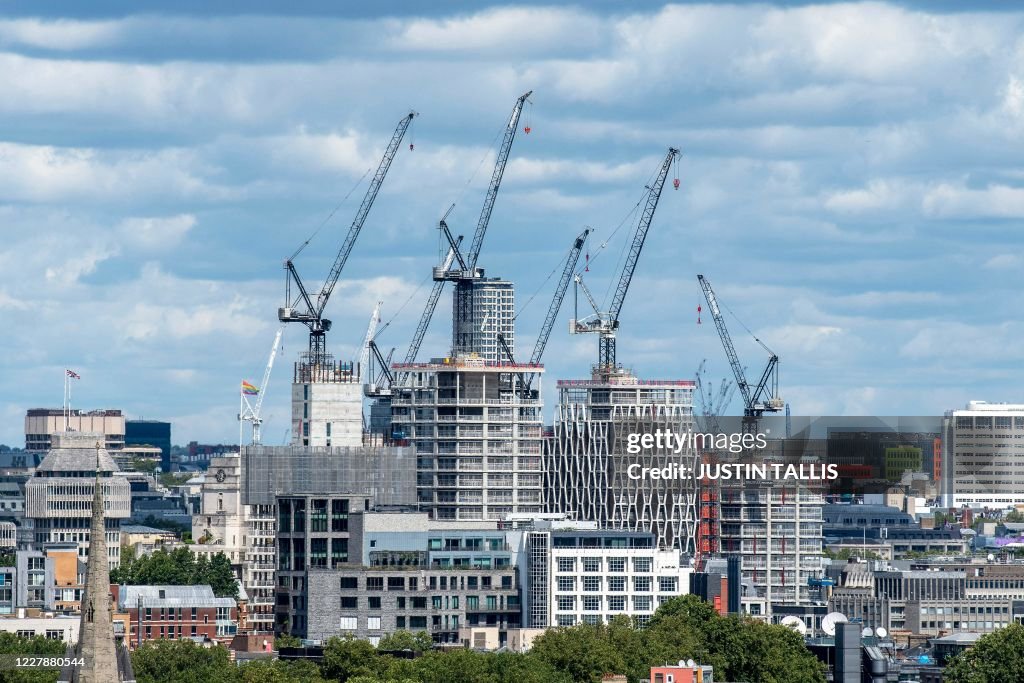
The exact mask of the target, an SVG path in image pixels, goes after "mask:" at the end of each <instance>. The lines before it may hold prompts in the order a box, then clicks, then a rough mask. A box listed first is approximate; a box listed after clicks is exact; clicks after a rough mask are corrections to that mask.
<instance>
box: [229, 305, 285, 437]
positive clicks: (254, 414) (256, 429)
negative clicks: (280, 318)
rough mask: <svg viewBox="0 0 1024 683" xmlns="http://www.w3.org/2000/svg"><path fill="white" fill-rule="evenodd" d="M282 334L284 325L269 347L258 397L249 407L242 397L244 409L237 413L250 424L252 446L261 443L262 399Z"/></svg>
mask: <svg viewBox="0 0 1024 683" xmlns="http://www.w3.org/2000/svg"><path fill="white" fill-rule="evenodd" d="M282 334H284V325H282V326H281V327H279V328H277V334H276V335H274V345H273V346H271V347H270V358H269V359H268V360H267V367H266V369H264V371H263V381H262V382H261V383H260V386H259V387H258V390H259V395H258V396H257V397H256V403H255V405H249V402H248V400H246V399H245V396H244V395H243V397H242V399H243V402H244V404H245V407H244V408H243V410H242V412H241V413H239V415H238V419H239V420H241V421H249V422H251V423H252V443H253V445H254V446H258V445H259V444H260V442H261V433H260V432H261V426H262V424H263V399H264V398H266V396H267V385H268V384H269V383H270V373H271V371H272V370H273V369H274V359H275V358H277V352H278V349H279V348H280V347H281V335H282Z"/></svg>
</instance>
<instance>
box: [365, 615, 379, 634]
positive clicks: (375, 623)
mask: <svg viewBox="0 0 1024 683" xmlns="http://www.w3.org/2000/svg"><path fill="white" fill-rule="evenodd" d="M366 628H367V629H368V630H370V631H379V630H380V617H368V618H367V619H366Z"/></svg>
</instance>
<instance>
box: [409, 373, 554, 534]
mask: <svg viewBox="0 0 1024 683" xmlns="http://www.w3.org/2000/svg"><path fill="white" fill-rule="evenodd" d="M394 368H395V370H396V371H398V372H400V373H403V374H405V375H406V376H407V377H408V381H407V383H406V384H405V385H403V386H399V387H394V388H393V389H392V398H391V406H392V422H393V434H394V436H395V437H396V438H397V439H398V440H399V442H400V443H409V444H410V445H411V446H412V447H413V449H414V451H415V453H416V473H417V481H416V491H417V501H418V502H419V504H420V505H421V506H422V507H423V508H424V509H428V510H430V511H431V513H432V515H433V516H434V517H435V518H436V519H441V520H452V519H455V520H468V521H472V520H499V519H502V518H504V517H506V516H507V515H510V514H515V513H539V512H541V511H542V509H543V481H542V472H541V467H542V464H541V443H542V441H541V436H542V428H543V424H542V416H541V410H542V408H543V399H542V397H541V393H540V391H539V387H540V384H541V382H540V375H541V374H542V373H543V367H542V366H532V365H514V364H511V363H508V362H504V363H503V362H490V361H485V360H483V359H481V358H443V359H434V360H433V361H432V362H430V363H414V364H396V365H395V366H394ZM531 380H532V384H533V386H534V387H535V389H533V390H532V391H531V392H529V393H526V391H525V389H524V382H526V381H531Z"/></svg>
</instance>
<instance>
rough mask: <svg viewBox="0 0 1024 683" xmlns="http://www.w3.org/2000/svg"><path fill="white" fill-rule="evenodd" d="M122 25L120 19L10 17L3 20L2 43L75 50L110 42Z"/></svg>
mask: <svg viewBox="0 0 1024 683" xmlns="http://www.w3.org/2000/svg"><path fill="white" fill-rule="evenodd" d="M120 26H121V22H118V21H73V20H65V19H58V20H50V21H44V20H41V19H31V18H29V19H6V20H3V21H0V45H19V46H25V47H32V48H44V49H48V50H59V51H67V52H71V51H74V50H81V49H83V48H90V47H97V46H100V45H106V44H109V43H110V42H111V41H112V40H113V39H114V38H116V37H117V36H118V35H119V33H120Z"/></svg>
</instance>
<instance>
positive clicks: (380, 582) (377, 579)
mask: <svg viewBox="0 0 1024 683" xmlns="http://www.w3.org/2000/svg"><path fill="white" fill-rule="evenodd" d="M366 590H368V591H382V590H384V577H383V576H368V577H366Z"/></svg>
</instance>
